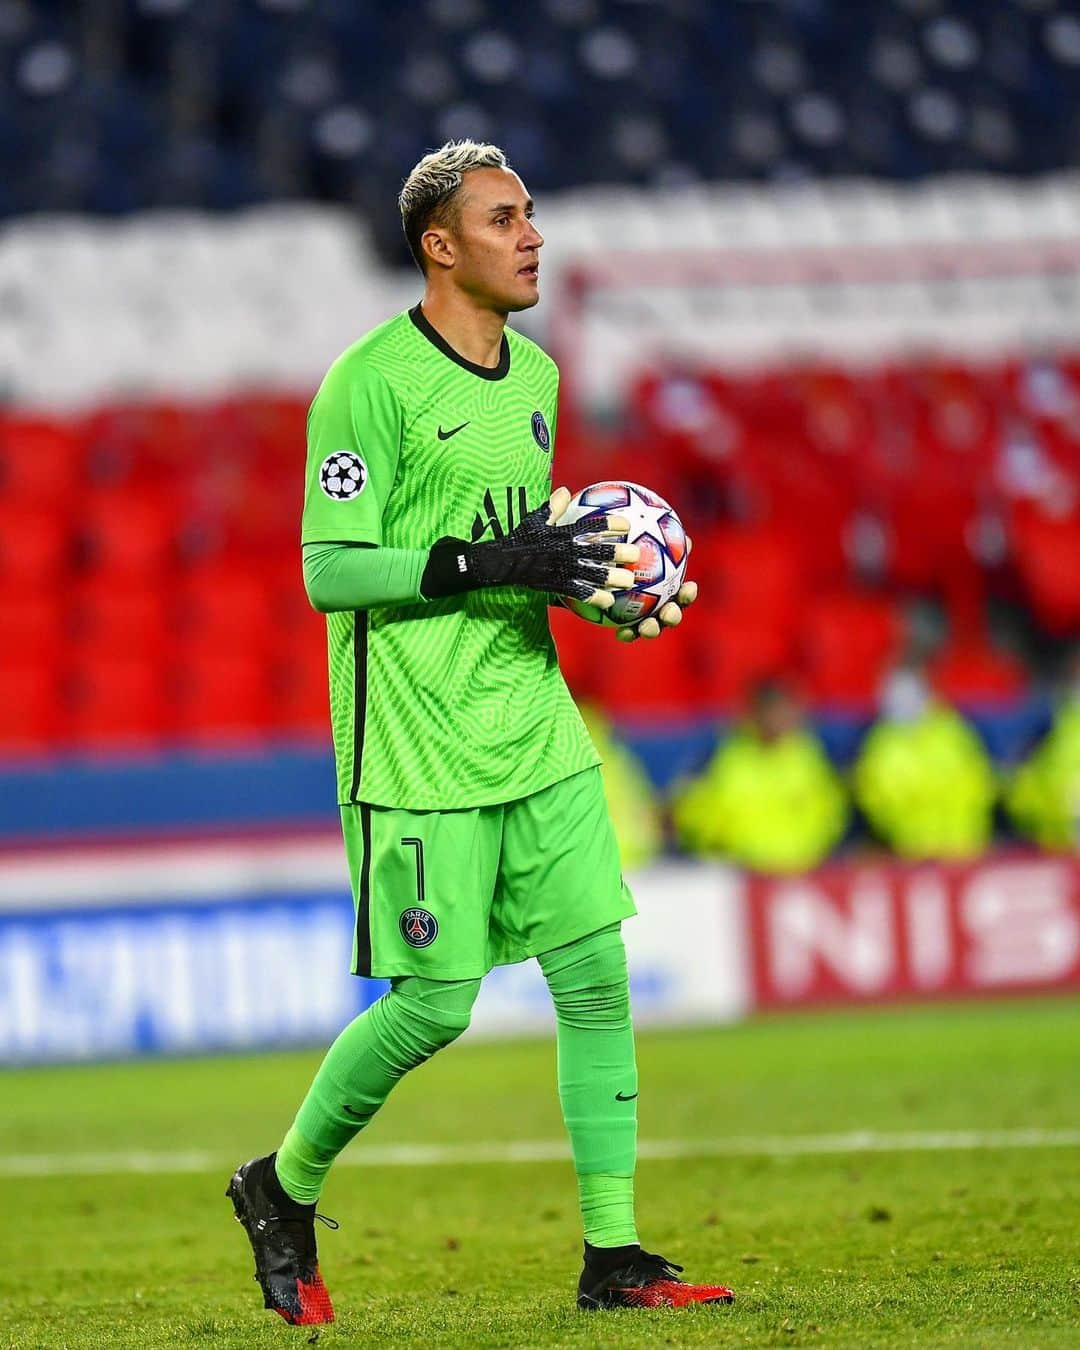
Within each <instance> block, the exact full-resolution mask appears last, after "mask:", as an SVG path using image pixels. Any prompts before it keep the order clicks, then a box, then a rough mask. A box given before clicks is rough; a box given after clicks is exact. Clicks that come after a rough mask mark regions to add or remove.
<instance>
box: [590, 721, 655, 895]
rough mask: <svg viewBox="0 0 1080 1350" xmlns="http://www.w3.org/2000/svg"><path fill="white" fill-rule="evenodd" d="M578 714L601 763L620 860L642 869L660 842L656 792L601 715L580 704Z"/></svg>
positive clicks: (638, 762) (624, 864) (653, 856)
mask: <svg viewBox="0 0 1080 1350" xmlns="http://www.w3.org/2000/svg"><path fill="white" fill-rule="evenodd" d="M580 712H581V716H582V717H583V719H584V721H585V725H586V726H587V727H588V729H589V735H590V736H591V737H592V738H593V744H594V745H595V746H596V749H597V753H598V754H599V755H600V758H601V759H602V760H603V763H602V764H601V765H600V776H601V778H602V779H603V782H604V795H605V797H607V804H608V811H609V812H610V814H611V820H612V824H613V825H614V826H615V838H616V840H617V841H618V845H619V858H620V860H621V862H622V865H623V867H625V868H627V869H630V868H634V867H643V866H644V865H645V864H646V863H648V862H651V861H652V859H653V858H655V857H656V855H657V853H659V851H660V845H661V843H662V842H663V830H662V827H661V823H660V808H659V806H658V805H657V800H656V792H655V791H654V789H653V785H652V783H651V782H650V781H649V776H648V774H647V773H646V772H645V770H644V769H643V768H642V766H641V763H640V761H639V760H638V758H637V756H636V755H635V754H634V753H633V751H632V750H630V749H629V748H628V747H627V746H626V745H624V744H623V742H622V741H620V740H619V739H618V737H617V736H616V735H615V733H614V731H613V730H612V726H611V723H610V722H609V721H608V720H607V718H606V717H605V716H604V715H603V713H602V712H600V710H599V709H598V708H596V707H594V706H592V705H590V704H582V705H581V708H580Z"/></svg>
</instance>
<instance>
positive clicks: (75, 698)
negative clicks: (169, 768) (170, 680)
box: [67, 648, 168, 751]
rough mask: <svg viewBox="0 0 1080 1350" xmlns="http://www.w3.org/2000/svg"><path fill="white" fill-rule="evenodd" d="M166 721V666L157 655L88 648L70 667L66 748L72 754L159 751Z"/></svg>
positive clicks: (80, 653) (79, 654)
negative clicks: (111, 651)
mask: <svg viewBox="0 0 1080 1350" xmlns="http://www.w3.org/2000/svg"><path fill="white" fill-rule="evenodd" d="M167 721H168V695H167V689H166V667H165V665H164V663H163V662H162V661H161V660H160V659H158V658H157V657H156V656H155V655H150V656H144V655H142V654H141V653H139V652H134V653H132V654H130V655H129V654H127V653H125V652H124V651H123V649H120V650H119V651H114V652H113V653H112V654H109V653H106V652H103V651H101V650H100V649H97V648H88V649H86V650H85V651H81V652H77V653H76V654H75V658H74V662H73V665H72V667H71V707H70V712H69V715H68V723H67V733H68V734H67V743H68V744H69V745H70V746H72V747H74V748H76V749H86V750H101V749H109V750H117V751H141V750H149V749H155V748H159V747H160V746H161V744H162V743H163V740H164V736H165V732H166V728H167Z"/></svg>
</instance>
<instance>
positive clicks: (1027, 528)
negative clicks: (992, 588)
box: [1013, 510, 1080, 638]
mask: <svg viewBox="0 0 1080 1350" xmlns="http://www.w3.org/2000/svg"><path fill="white" fill-rule="evenodd" d="M1013 552H1014V555H1015V558H1016V567H1017V571H1018V572H1019V574H1020V577H1021V580H1022V581H1023V583H1024V587H1025V589H1026V591H1027V594H1028V597H1029V599H1030V602H1031V606H1032V608H1033V610H1034V611H1035V614H1036V615H1037V617H1038V619H1039V621H1040V623H1041V624H1042V625H1043V626H1044V627H1045V628H1046V629H1047V630H1048V631H1049V632H1051V633H1053V634H1055V635H1056V636H1058V637H1072V638H1075V637H1076V634H1077V633H1078V632H1080V512H1077V513H1076V514H1073V515H1070V516H1065V517H1064V518H1054V517H1050V516H1046V515H1044V514H1043V513H1042V512H1039V511H1035V510H1028V511H1024V512H1018V513H1017V516H1016V519H1015V521H1014V525H1013Z"/></svg>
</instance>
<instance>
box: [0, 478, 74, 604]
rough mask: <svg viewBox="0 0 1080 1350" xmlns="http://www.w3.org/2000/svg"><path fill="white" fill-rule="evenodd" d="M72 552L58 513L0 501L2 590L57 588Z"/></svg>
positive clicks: (0, 578)
mask: <svg viewBox="0 0 1080 1350" xmlns="http://www.w3.org/2000/svg"><path fill="white" fill-rule="evenodd" d="M73 553H74V549H73V545H72V537H71V532H70V528H69V526H68V522H67V521H66V520H65V518H64V514H63V513H62V512H58V511H51V510H49V509H48V508H46V507H41V506H34V505H26V506H19V505H16V504H14V503H11V502H8V501H7V500H2V501H0V582H2V584H3V586H4V588H5V590H8V589H11V588H15V587H18V588H20V589H21V588H23V587H31V588H34V589H40V588H43V587H45V586H59V585H61V584H62V582H63V580H64V579H65V577H66V574H67V571H68V569H69V567H70V566H71V563H72V558H73Z"/></svg>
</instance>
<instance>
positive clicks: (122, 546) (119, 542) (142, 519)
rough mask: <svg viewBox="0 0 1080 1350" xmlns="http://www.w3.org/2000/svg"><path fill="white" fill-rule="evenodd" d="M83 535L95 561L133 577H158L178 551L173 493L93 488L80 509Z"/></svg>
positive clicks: (90, 561)
mask: <svg viewBox="0 0 1080 1350" xmlns="http://www.w3.org/2000/svg"><path fill="white" fill-rule="evenodd" d="M79 535H80V540H81V544H82V549H83V551H84V554H85V557H86V559H87V562H88V564H89V566H90V567H92V568H94V569H95V570H96V571H98V572H100V573H102V574H109V575H113V576H124V577H126V578H128V579H129V580H130V581H148V580H153V579H154V578H156V577H157V576H158V575H159V574H160V573H161V572H162V571H163V569H164V568H165V567H166V566H167V565H168V564H169V562H170V561H171V560H172V558H173V553H174V543H175V540H174V521H173V518H172V514H171V511H170V499H169V497H168V496H167V495H165V496H162V495H159V494H158V493H154V492H146V491H140V490H138V489H131V490H129V489H122V488H115V489H111V490H105V491H101V492H97V493H93V494H92V495H91V496H90V497H89V498H88V499H87V501H86V503H85V506H84V509H83V510H82V511H81V512H80V530H79Z"/></svg>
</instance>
